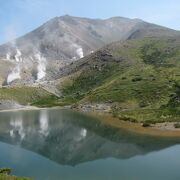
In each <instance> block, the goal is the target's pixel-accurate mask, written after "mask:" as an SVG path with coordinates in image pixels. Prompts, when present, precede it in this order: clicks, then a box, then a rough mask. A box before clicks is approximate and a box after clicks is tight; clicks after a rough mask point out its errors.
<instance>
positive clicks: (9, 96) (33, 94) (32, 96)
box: [0, 86, 57, 106]
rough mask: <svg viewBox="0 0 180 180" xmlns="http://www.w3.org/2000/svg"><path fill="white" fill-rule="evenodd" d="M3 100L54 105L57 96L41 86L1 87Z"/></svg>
mask: <svg viewBox="0 0 180 180" xmlns="http://www.w3.org/2000/svg"><path fill="white" fill-rule="evenodd" d="M0 99H1V100H14V101H17V102H18V103H20V104H22V105H27V104H31V105H37V106H52V105H55V104H54V101H57V97H56V96H55V95H53V94H51V93H49V92H47V91H45V90H44V89H42V88H40V87H25V86H24V87H22V86H21V87H8V88H0Z"/></svg>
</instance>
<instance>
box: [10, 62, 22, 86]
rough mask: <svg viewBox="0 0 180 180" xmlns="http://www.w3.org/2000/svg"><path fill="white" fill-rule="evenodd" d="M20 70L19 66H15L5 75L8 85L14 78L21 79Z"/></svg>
mask: <svg viewBox="0 0 180 180" xmlns="http://www.w3.org/2000/svg"><path fill="white" fill-rule="evenodd" d="M20 74H21V70H20V66H19V65H18V66H16V67H15V68H14V69H13V70H12V71H11V73H10V74H9V75H8V77H7V84H8V85H9V84H10V83H11V82H13V81H14V80H16V79H21V75H20Z"/></svg>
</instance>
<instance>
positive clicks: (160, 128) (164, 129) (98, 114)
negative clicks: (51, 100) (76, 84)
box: [0, 106, 180, 137]
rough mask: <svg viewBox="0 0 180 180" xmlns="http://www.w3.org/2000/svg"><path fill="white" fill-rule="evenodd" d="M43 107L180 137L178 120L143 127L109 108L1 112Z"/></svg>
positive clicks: (158, 134)
mask: <svg viewBox="0 0 180 180" xmlns="http://www.w3.org/2000/svg"><path fill="white" fill-rule="evenodd" d="M43 109H69V110H70V109H71V110H74V111H78V112H80V113H83V114H86V115H89V116H93V117H95V118H97V119H98V120H99V121H101V122H102V123H104V124H106V125H109V126H111V127H113V128H118V129H126V130H128V131H131V132H135V133H138V134H147V135H151V136H164V137H180V128H175V127H174V124H175V123H176V122H164V123H156V124H151V125H150V126H149V127H143V123H136V122H130V121H124V120H120V119H118V118H117V117H113V114H112V113H111V112H110V111H109V109H108V108H104V109H103V110H102V109H98V110H97V111H95V110H90V109H88V111H85V110H84V108H83V109H82V108H73V107H71V106H64V107H59V106H55V107H36V106H24V107H21V108H16V109H4V110H0V113H1V112H16V111H31V110H43Z"/></svg>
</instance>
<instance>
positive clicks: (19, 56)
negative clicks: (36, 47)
mask: <svg viewBox="0 0 180 180" xmlns="http://www.w3.org/2000/svg"><path fill="white" fill-rule="evenodd" d="M21 56H22V53H21V51H20V50H19V49H18V48H16V55H15V60H16V62H22V57H21Z"/></svg>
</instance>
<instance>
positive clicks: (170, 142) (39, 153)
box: [0, 109, 180, 180]
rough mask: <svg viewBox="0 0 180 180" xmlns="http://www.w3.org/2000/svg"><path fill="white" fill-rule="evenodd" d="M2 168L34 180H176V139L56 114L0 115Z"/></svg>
mask: <svg viewBox="0 0 180 180" xmlns="http://www.w3.org/2000/svg"><path fill="white" fill-rule="evenodd" d="M0 167H10V168H12V169H13V171H12V173H13V174H14V175H17V176H25V177H32V178H33V179H34V180H120V179H122V180H156V179H157V180H161V179H162V180H179V179H180V170H179V168H180V138H170V137H169V138H167V137H153V136H148V135H139V134H137V133H132V132H129V131H127V130H124V129H114V128H111V127H108V126H107V125H104V124H102V122H100V121H98V119H96V118H93V117H90V116H87V115H84V114H81V113H78V112H74V111H70V110H60V109H43V110H32V111H16V112H1V113H0Z"/></svg>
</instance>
